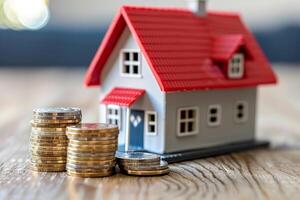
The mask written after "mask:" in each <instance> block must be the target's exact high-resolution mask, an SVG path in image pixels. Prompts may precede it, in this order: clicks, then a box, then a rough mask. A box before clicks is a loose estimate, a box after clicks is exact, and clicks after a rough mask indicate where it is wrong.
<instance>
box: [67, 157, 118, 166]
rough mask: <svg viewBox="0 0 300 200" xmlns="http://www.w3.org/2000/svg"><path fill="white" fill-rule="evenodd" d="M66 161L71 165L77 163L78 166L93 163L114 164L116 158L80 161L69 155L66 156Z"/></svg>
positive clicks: (92, 164) (91, 164)
mask: <svg viewBox="0 0 300 200" xmlns="http://www.w3.org/2000/svg"><path fill="white" fill-rule="evenodd" d="M67 162H68V163H70V164H73V165H79V166H94V165H116V160H115V159H111V160H100V161H99V160H96V161H95V160H93V161H80V160H74V159H71V158H70V157H68V158H67Z"/></svg>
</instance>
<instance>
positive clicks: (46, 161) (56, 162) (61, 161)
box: [31, 159, 67, 164]
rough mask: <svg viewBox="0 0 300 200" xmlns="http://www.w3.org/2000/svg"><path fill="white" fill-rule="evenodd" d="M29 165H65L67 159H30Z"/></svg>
mask: <svg viewBox="0 0 300 200" xmlns="http://www.w3.org/2000/svg"><path fill="white" fill-rule="evenodd" d="M31 163H36V164H66V163H67V159H65V160H39V159H31Z"/></svg>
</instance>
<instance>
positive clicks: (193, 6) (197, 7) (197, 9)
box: [188, 0, 206, 16]
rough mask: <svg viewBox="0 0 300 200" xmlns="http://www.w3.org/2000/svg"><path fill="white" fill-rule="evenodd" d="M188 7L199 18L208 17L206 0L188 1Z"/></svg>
mask: <svg viewBox="0 0 300 200" xmlns="http://www.w3.org/2000/svg"><path fill="white" fill-rule="evenodd" d="M188 7H189V9H190V10H191V11H193V12H194V13H195V14H196V15H198V16H205V15H206V0H188Z"/></svg>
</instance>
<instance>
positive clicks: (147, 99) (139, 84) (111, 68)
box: [99, 27, 165, 152]
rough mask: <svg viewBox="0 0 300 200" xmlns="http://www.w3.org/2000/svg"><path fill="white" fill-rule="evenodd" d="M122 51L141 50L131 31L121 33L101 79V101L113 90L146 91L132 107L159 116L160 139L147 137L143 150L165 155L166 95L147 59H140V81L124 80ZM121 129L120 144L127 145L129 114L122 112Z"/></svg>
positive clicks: (103, 112) (103, 114)
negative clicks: (126, 132)
mask: <svg viewBox="0 0 300 200" xmlns="http://www.w3.org/2000/svg"><path fill="white" fill-rule="evenodd" d="M122 49H135V50H137V49H139V47H138V45H137V43H136V42H135V40H134V38H133V36H132V35H131V33H130V30H129V29H128V28H127V27H126V28H125V30H124V32H123V33H122V35H121V37H120V39H119V41H118V43H117V45H116V46H115V48H114V50H113V52H112V53H111V55H110V57H109V59H108V61H107V63H106V65H105V67H104V71H103V73H102V75H101V79H100V80H101V87H100V99H103V98H104V97H105V96H106V95H107V94H108V93H109V92H110V91H111V90H112V89H113V88H114V87H127V88H136V89H144V90H146V92H145V94H144V96H142V97H141V98H140V99H139V100H138V101H137V102H136V103H135V104H134V105H133V106H132V107H131V109H134V110H144V111H145V112H146V111H155V112H157V122H158V123H157V132H158V133H157V135H155V136H149V135H146V134H145V133H144V149H146V150H149V151H153V152H163V151H164V142H165V140H164V134H163V133H164V132H165V130H164V128H165V127H164V123H163V122H164V121H165V117H164V116H165V103H164V102H165V94H164V93H162V92H161V91H160V88H159V86H158V84H157V81H156V80H155V77H154V75H153V74H152V72H151V69H150V67H149V66H148V64H147V61H146V60H145V58H144V56H143V55H142V53H141V54H140V55H141V72H142V77H141V78H134V77H130V78H129V77H124V76H121V73H120V66H121V63H120V62H121V59H120V52H121V51H122ZM99 116H100V122H102V123H104V122H106V109H105V106H104V105H102V104H100V115H99ZM121 123H122V125H121V126H122V128H121V131H120V135H119V144H124V142H125V127H126V123H128V122H127V121H126V113H125V110H124V109H122V122H121Z"/></svg>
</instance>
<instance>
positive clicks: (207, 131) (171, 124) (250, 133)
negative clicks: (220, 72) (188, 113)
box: [165, 88, 256, 152]
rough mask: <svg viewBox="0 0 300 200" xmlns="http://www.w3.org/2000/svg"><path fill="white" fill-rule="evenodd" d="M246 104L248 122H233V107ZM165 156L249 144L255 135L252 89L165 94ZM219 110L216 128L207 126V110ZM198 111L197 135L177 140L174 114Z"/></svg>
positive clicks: (254, 108)
mask: <svg viewBox="0 0 300 200" xmlns="http://www.w3.org/2000/svg"><path fill="white" fill-rule="evenodd" d="M237 101H247V102H248V105H249V119H248V121H247V122H245V123H240V124H237V123H235V122H234V120H233V117H234V104H235V102H237ZM166 102H167V110H166V116H167V120H166V149H165V151H166V152H175V151H182V150H188V149H196V148H200V147H209V146H212V145H219V144H224V143H231V142H238V141H243V140H251V139H253V138H254V133H255V111H256V89H255V88H249V89H236V90H229V89H227V90H211V91H193V92H184V93H180V92H179V93H167V94H166ZM211 104H220V105H221V106H222V122H221V125H220V126H217V127H209V126H208V125H207V113H208V106H209V105H211ZM194 106H197V107H198V108H199V133H198V134H197V135H191V136H184V137H178V136H177V110H178V109H179V108H182V107H194Z"/></svg>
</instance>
